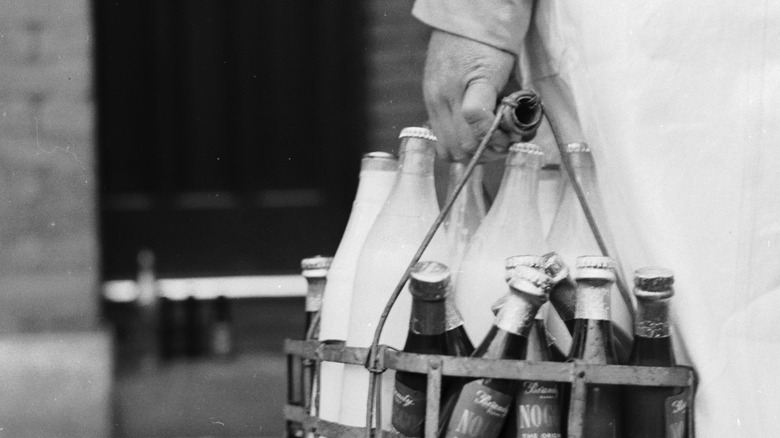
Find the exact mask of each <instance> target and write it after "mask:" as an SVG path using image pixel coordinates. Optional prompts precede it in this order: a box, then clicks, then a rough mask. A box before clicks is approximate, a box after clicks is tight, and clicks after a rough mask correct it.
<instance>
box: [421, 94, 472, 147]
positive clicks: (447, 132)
mask: <svg viewBox="0 0 780 438" xmlns="http://www.w3.org/2000/svg"><path fill="white" fill-rule="evenodd" d="M428 114H429V115H430V120H429V123H430V124H431V130H432V131H433V133H434V134H435V135H436V138H437V139H438V141H437V142H436V155H437V156H438V157H439V158H440V159H442V160H445V161H463V160H465V159H467V158H468V155H467V154H466V153H465V152H463V151H462V150H461V149H460V148H459V147H458V130H457V128H456V127H455V125H456V122H455V120H454V117H453V114H452V110H451V109H450V107H449V105H446V104H435V105H429V107H428Z"/></svg>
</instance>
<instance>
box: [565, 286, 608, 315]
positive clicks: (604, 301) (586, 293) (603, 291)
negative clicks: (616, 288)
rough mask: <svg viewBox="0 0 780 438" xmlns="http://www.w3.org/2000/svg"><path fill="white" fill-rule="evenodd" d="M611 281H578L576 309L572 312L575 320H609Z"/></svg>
mask: <svg viewBox="0 0 780 438" xmlns="http://www.w3.org/2000/svg"><path fill="white" fill-rule="evenodd" d="M611 286H612V282H611V281H592V280H585V281H582V280H580V281H578V282H577V307H576V310H575V312H574V317H575V318H576V319H590V320H604V321H609V320H610V319H611V314H610V297H609V294H610V289H611Z"/></svg>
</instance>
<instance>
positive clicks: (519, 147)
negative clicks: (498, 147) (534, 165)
mask: <svg viewBox="0 0 780 438" xmlns="http://www.w3.org/2000/svg"><path fill="white" fill-rule="evenodd" d="M509 152H510V153H511V152H521V153H525V154H531V155H540V156H541V155H544V152H542V149H541V148H540V147H539V146H537V145H535V144H533V143H514V144H513V145H512V146H510V147H509Z"/></svg>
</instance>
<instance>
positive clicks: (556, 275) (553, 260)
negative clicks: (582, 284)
mask: <svg viewBox="0 0 780 438" xmlns="http://www.w3.org/2000/svg"><path fill="white" fill-rule="evenodd" d="M542 258H543V259H544V266H543V267H544V271H545V272H546V273H547V275H549V276H550V277H552V279H553V284H558V283H560V282H561V281H562V280H563V279H564V278H566V277H568V276H569V267H568V266H566V263H564V261H563V257H561V256H560V255H559V254H558V253H557V252H548V253H547V254H545V255H543V256H542Z"/></svg>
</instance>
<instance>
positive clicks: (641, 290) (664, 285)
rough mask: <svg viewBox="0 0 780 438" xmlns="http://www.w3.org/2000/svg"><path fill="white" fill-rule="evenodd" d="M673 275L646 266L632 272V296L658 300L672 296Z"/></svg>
mask: <svg viewBox="0 0 780 438" xmlns="http://www.w3.org/2000/svg"><path fill="white" fill-rule="evenodd" d="M673 284H674V273H673V272H672V271H671V270H669V269H666V268H661V267H657V266H646V267H643V268H639V269H637V270H636V271H634V286H635V288H634V295H636V297H637V298H640V299H646V300H660V299H665V298H671V297H672V296H673V295H674V289H672V285H673Z"/></svg>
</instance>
